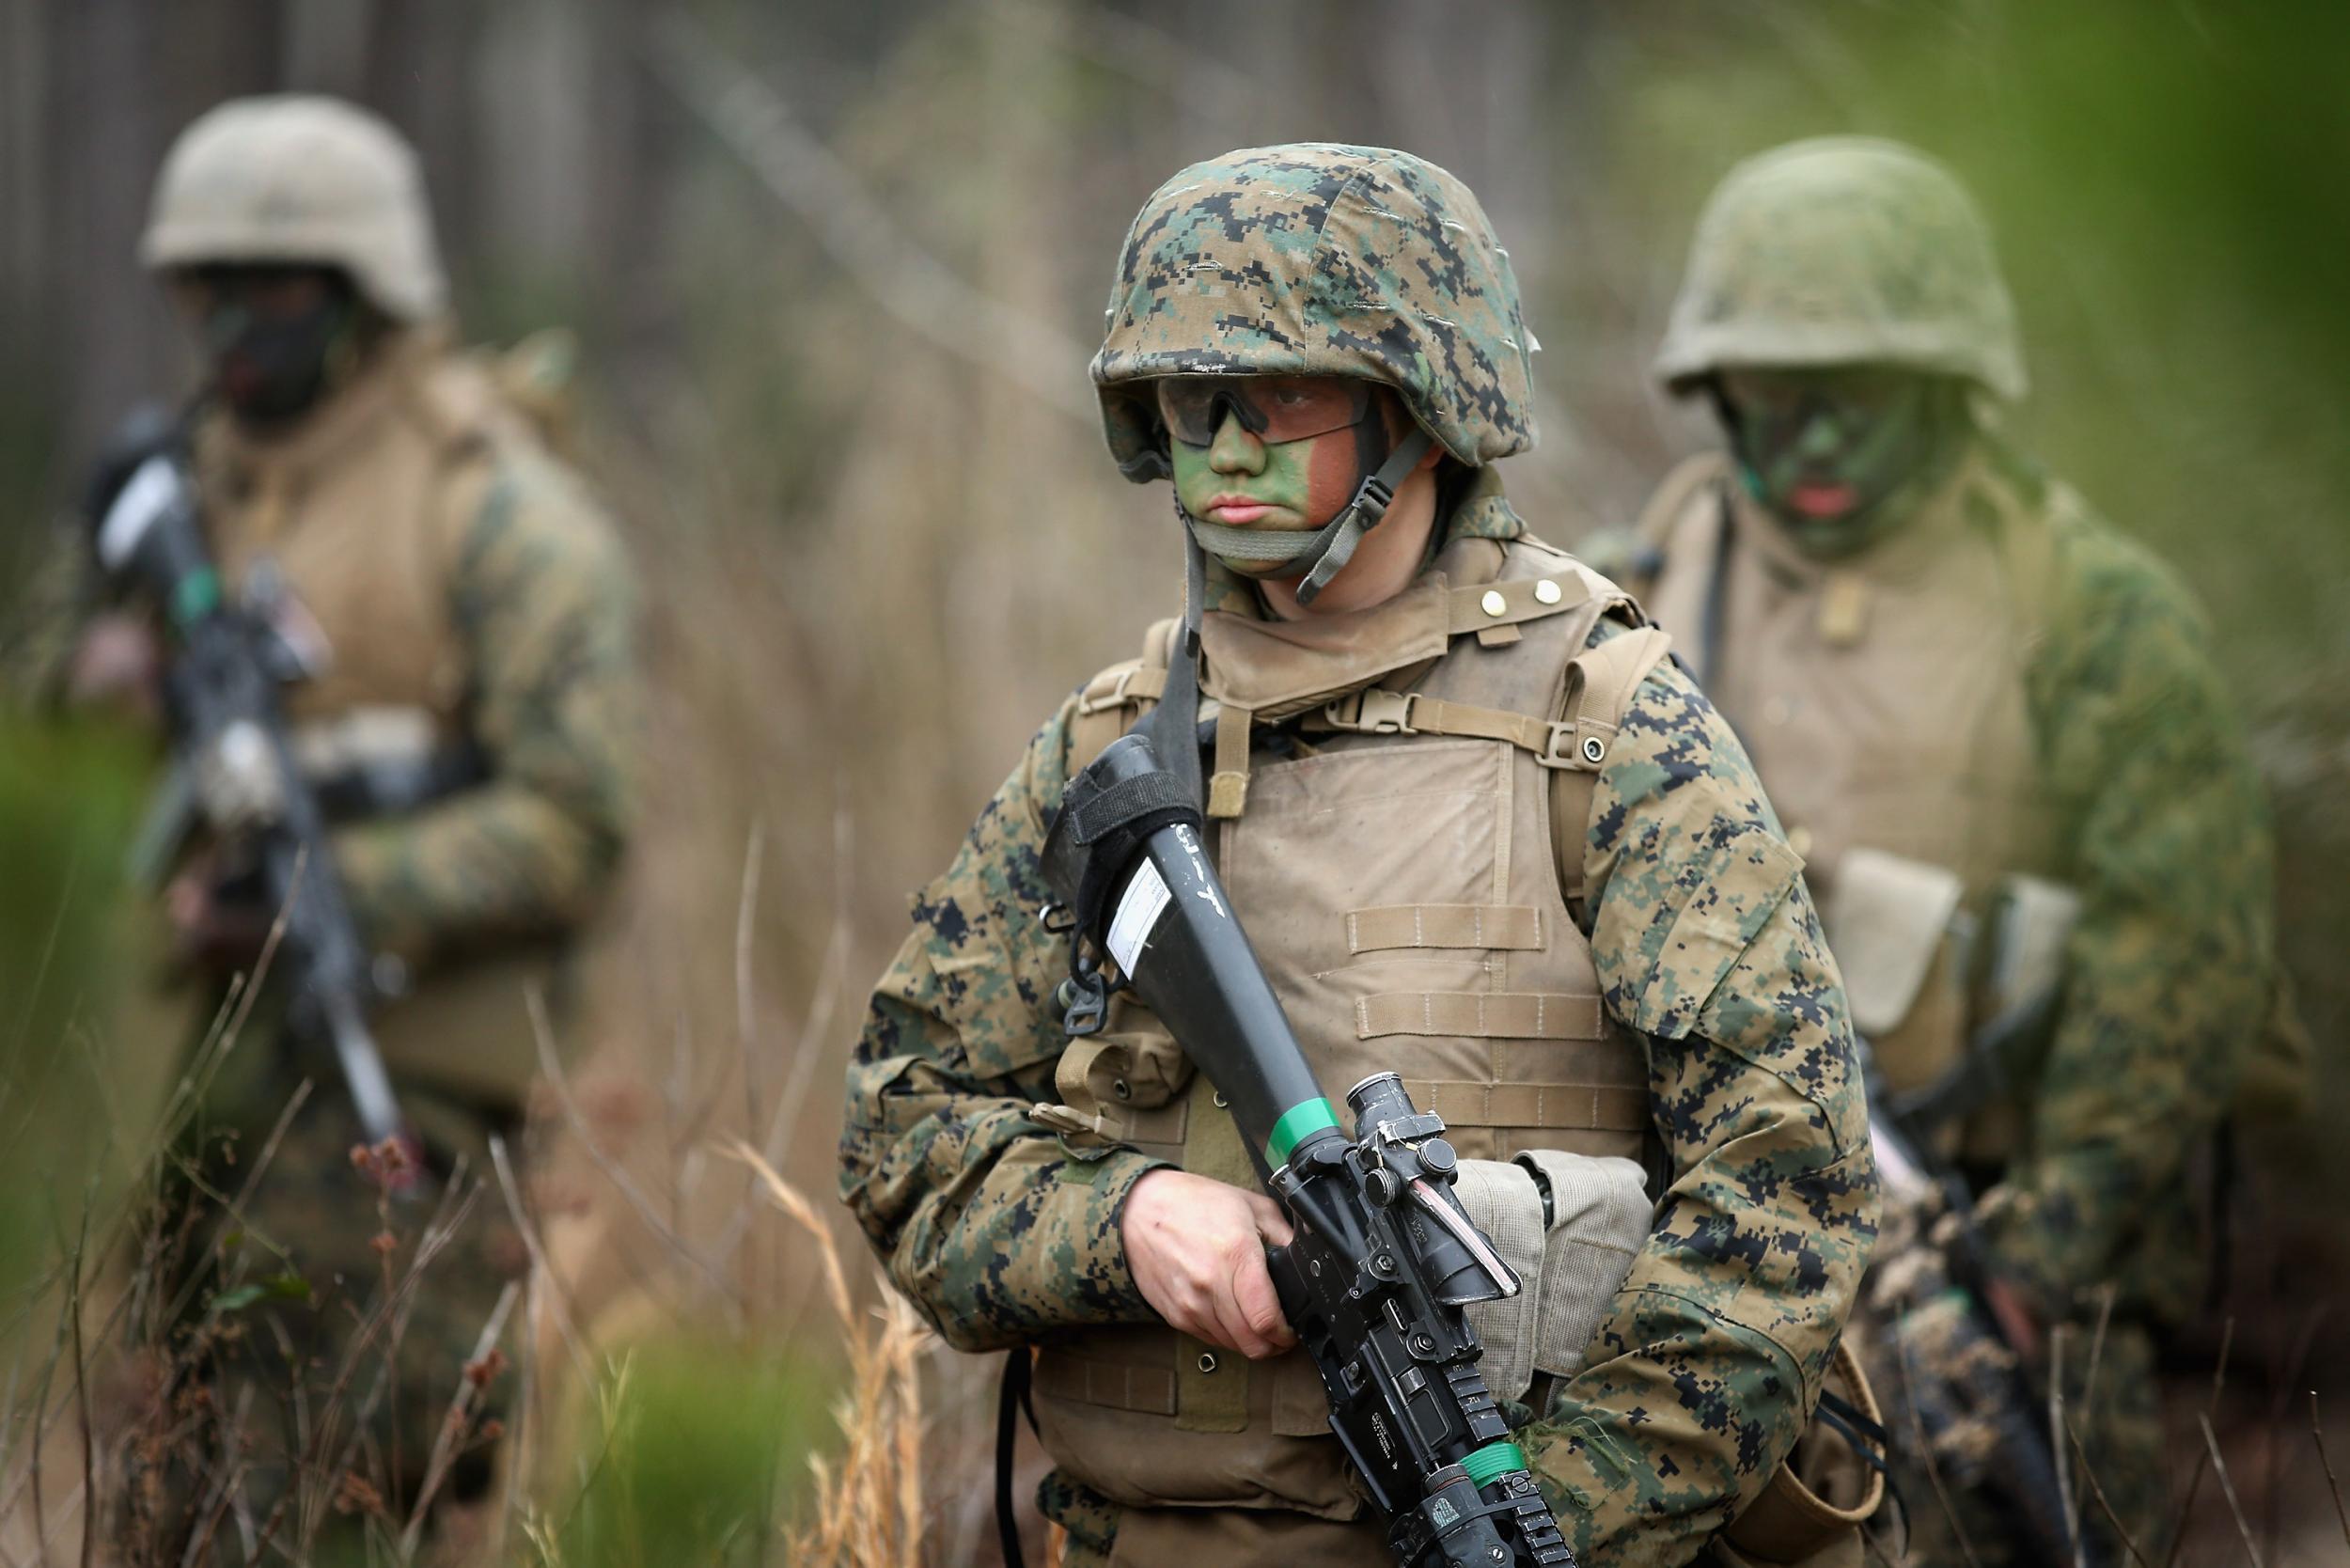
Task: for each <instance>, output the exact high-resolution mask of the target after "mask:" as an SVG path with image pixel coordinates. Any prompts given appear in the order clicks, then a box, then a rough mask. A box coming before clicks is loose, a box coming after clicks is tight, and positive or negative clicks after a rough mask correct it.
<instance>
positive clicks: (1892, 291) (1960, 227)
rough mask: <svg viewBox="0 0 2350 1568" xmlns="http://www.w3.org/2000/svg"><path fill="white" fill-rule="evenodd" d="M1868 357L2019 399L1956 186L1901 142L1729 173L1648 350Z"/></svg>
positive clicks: (1720, 360)
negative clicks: (1659, 337) (1658, 341)
mask: <svg viewBox="0 0 2350 1568" xmlns="http://www.w3.org/2000/svg"><path fill="white" fill-rule="evenodd" d="M1859 363H1872V364H1882V365H1899V366H1905V367H1909V368H1915V369H1919V370H1928V371H1933V372H1935V373H1937V374H1941V375H1951V376H1964V377H1966V378H1967V379H1969V380H1972V381H1974V382H1976V383H1978V384H1981V385H1982V386H1983V387H1984V388H1986V389H1987V390H1989V391H1991V392H1992V393H1994V394H1996V395H1998V397H2001V398H2006V399H2010V400H2013V399H2016V398H2020V397H2022V396H2023V395H2024V387H2025V377H2024V355H2023V347H2022V344H2021V343H2020V342H2018V340H2017V337H2016V331H2015V307H2014V305H2013V302H2012V301H2010V299H2009V298H2008V292H2007V286H2006V284H2004V283H2003V282H2001V281H2000V278H1999V268H1998V260H1997V259H1995V258H1994V256H1993V255H1992V251H1991V236H1990V232H1989V230H1988V229H1987V227H1985V226H1984V224H1983V221H1982V213H1980V212H1978V211H1977V210H1976V208H1975V204H1974V202H1973V201H1972V200H1971V199H1970V198H1969V197H1968V196H1967V195H1966V188H1965V187H1964V186H1962V185H1960V184H1959V182H1958V180H1957V179H1956V178H1955V177H1954V176H1953V175H1951V172H1950V171H1949V170H1948V169H1946V168H1944V167H1943V166H1942V165H1940V164H1937V163H1935V161H1934V160H1932V159H1931V158H1928V157H1926V156H1925V155H1924V154H1923V153H1920V152H1919V151H1917V150H1915V149H1911V148H1907V147H1904V146H1902V145H1901V144H1900V143H1898V142H1889V141H1880V140H1876V139H1874V138H1871V137H1862V136H1827V137H1821V138H1818V139H1816V140H1811V141H1801V142H1794V143H1791V144H1790V145H1788V146H1786V147H1782V148H1778V149H1774V150H1772V151H1769V152H1765V153H1763V154H1762V155H1760V156H1759V157H1754V158H1749V159H1748V160H1747V161H1746V162H1745V163H1743V164H1740V165H1738V166H1737V167H1736V168H1734V169H1732V170H1731V171H1730V174H1729V176H1728V178H1726V179H1724V180H1723V181H1722V182H1721V185H1720V186H1719V188H1717V189H1716V191H1715V192H1714V195H1713V198H1712V199H1711V200H1710V201H1708V202H1707V203H1706V206H1705V212H1704V215H1703V216H1702V217H1700V219H1699V220H1698V228H1697V238H1696V240H1695V241H1694V242H1692V243H1691V245H1690V247H1689V268H1688V273H1687V275H1686V276H1685V277H1684V278H1683V280H1682V284H1681V295H1680V298H1678V299H1677V300H1675V301H1674V302H1673V310H1672V321H1671V323H1670V325H1669V326H1668V327H1667V328H1666V330H1665V341H1664V344H1663V346H1662V347H1661V348H1660V349H1658V351H1657V354H1656V374H1657V376H1658V378H1659V379H1661V380H1662V381H1663V382H1664V383H1665V384H1666V385H1668V386H1669V387H1670V388H1672V389H1673V390H1674V391H1676V392H1684V391H1686V390H1688V388H1689V386H1690V385H1691V384H1692V383H1694V382H1696V381H1697V380H1699V379H1700V378H1701V377H1703V376H1705V375H1707V374H1709V373H1710V372H1712V371H1715V370H1718V369H1725V368H1739V367H1747V368H1785V367H1794V366H1810V365H1843V364H1859Z"/></svg>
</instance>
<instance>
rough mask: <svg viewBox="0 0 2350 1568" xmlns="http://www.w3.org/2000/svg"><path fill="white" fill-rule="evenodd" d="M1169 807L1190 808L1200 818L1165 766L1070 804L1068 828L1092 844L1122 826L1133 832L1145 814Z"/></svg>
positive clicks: (1161, 824)
mask: <svg viewBox="0 0 2350 1568" xmlns="http://www.w3.org/2000/svg"><path fill="white" fill-rule="evenodd" d="M1167 810H1174V811H1177V812H1184V811H1188V812H1190V813H1191V819H1192V821H1193V822H1194V823H1198V822H1199V808H1197V807H1196V806H1194V805H1193V804H1192V802H1191V800H1190V798H1189V797H1188V796H1186V795H1185V794H1184V793H1183V786H1182V785H1181V784H1179V783H1178V782H1176V779H1175V776H1174V775H1172V774H1170V773H1168V772H1167V771H1166V770H1165V769H1163V768H1162V769H1157V770H1154V771H1152V772H1151V773H1143V774H1136V776H1134V777H1132V778H1128V779H1124V780H1121V781H1120V782H1119V783H1116V784H1113V785H1111V786H1110V787H1109V788H1108V789H1106V790H1104V791H1103V792H1101V793H1100V794H1098V795H1095V796H1093V797H1092V798H1090V799H1089V800H1086V801H1084V802H1082V803H1080V804H1078V805H1075V806H1072V807H1071V808H1069V811H1070V818H1069V832H1070V836H1071V837H1072V838H1073V839H1076V841H1077V842H1079V843H1081V844H1085V845H1088V846H1092V845H1095V844H1099V843H1102V842H1104V841H1105V840H1107V839H1109V837H1110V836H1111V835H1112V834H1114V833H1117V832H1119V831H1120V830H1121V829H1123V830H1125V831H1127V832H1132V831H1133V830H1134V824H1135V823H1137V822H1139V821H1141V820H1142V819H1143V818H1145V817H1152V816H1156V815H1158V814H1160V813H1161V812H1164V811H1167ZM1157 825H1160V826H1164V825H1165V823H1159V824H1157Z"/></svg>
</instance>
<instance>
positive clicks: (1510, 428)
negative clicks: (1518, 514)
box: [1093, 142, 1536, 482]
mask: <svg viewBox="0 0 2350 1568" xmlns="http://www.w3.org/2000/svg"><path fill="white" fill-rule="evenodd" d="M1105 327H1106V335H1105V337H1104V340H1103V343H1102V350H1101V352H1100V353H1097V354H1096V355H1095V356H1094V359H1093V380H1094V383H1095V384H1096V385H1097V386H1098V387H1099V388H1100V390H1101V397H1102V417H1103V424H1104V429H1105V432H1106V434H1107V436H1108V438H1109V444H1110V451H1111V453H1112V455H1114V456H1115V457H1116V458H1117V459H1118V462H1119V466H1120V468H1121V469H1122V470H1124V472H1125V473H1126V475H1127V477H1128V478H1132V479H1135V480H1136V481H1137V482H1139V481H1142V480H1147V479H1151V478H1159V477H1161V475H1162V474H1163V473H1164V468H1163V466H1162V465H1161V463H1160V460H1159V458H1158V452H1159V447H1160V442H1159V437H1158V436H1157V434H1156V433H1155V431H1156V425H1157V415H1156V412H1155V410H1154V409H1153V407H1152V400H1151V391H1150V387H1149V386H1148V384H1147V382H1148V380H1149V378H1152V377H1154V376H1170V375H1200V374H1217V373H1223V374H1234V375H1316V376H1319V375H1337V376H1359V377H1363V378H1366V379H1369V380H1371V381H1377V382H1381V383H1384V384H1387V385H1389V386H1392V387H1394V388H1395V389H1396V390H1397V391H1398V392H1400V393H1402V397H1403V400H1404V402H1405V403H1406V404H1407V405H1408V406H1409V407H1410V409H1411V411H1412V414H1413V416H1415V417H1416V418H1418V421H1419V422H1420V423H1421V424H1422V425H1424V426H1426V427H1427V429H1428V430H1429V431H1430V432H1431V433H1432V434H1433V435H1434V436H1435V438H1436V440H1437V441H1438V442H1439V443H1440V444H1441V445H1442V446H1443V447H1444V449H1445V450H1446V451H1448V452H1449V453H1450V454H1451V455H1452V456H1453V457H1454V458H1456V459H1458V460H1459V461H1460V462H1462V463H1467V464H1469V465H1471V466H1472V467H1474V466H1477V465H1480V464H1483V463H1492V462H1494V461H1495V460H1496V459H1498V458H1504V457H1508V456H1509V455H1510V454H1511V453H1512V452H1522V451H1525V450H1527V449H1528V448H1529V447H1532V446H1533V445H1534V439H1535V430H1534V412H1533V397H1532V391H1531V382H1532V371H1531V368H1530V367H1529V364H1528V360H1529V357H1530V355H1531V354H1532V353H1533V351H1534V349H1535V347H1536V344H1535V342H1534V337H1533V335H1532V334H1531V333H1529V332H1528V331H1527V328H1526V321H1525V319H1524V317H1523V316H1522V314H1521V313H1520V310H1519V306H1518V290H1517V280H1516V278H1515V277H1514V275H1513V274H1512V272H1511V270H1510V257H1509V253H1508V252H1507V251H1504V250H1503V249H1502V248H1501V246H1500V244H1499V243H1497V242H1496V240H1495V238H1494V231H1493V226H1492V225H1491V224H1490V223H1488V222H1487V221H1486V218H1485V212H1484V209H1483V208H1481V207H1480V206H1479V205H1478V202H1477V197H1476V196H1474V195H1472V194H1471V193H1470V191H1469V189H1468V187H1467V186H1465V185H1464V184H1462V183H1461V182H1460V181H1459V180H1455V179H1454V178H1453V177H1452V176H1451V175H1449V174H1448V173H1446V172H1445V171H1444V170H1443V169H1440V168H1438V167H1437V166H1436V165H1434V164H1430V163H1427V162H1425V161H1423V160H1421V159H1418V158H1415V157H1413V156H1412V155H1411V154H1410V153H1408V152H1396V151H1392V150H1390V149H1386V148H1374V147H1347V146H1340V145H1337V144H1331V143H1320V142H1301V143H1294V144H1291V145H1288V146H1283V147H1269V148H1249V149H1243V150H1241V151H1238V152H1230V153H1226V154H1225V155H1224V156H1223V157H1221V158H1214V159H1210V160H1209V161H1208V162H1206V163H1201V164H1194V165H1192V166H1191V167H1189V168H1187V169H1184V170H1183V172H1182V173H1180V174H1178V175H1176V176H1175V177H1174V178H1173V179H1171V180H1168V181H1167V183H1166V184H1164V185H1162V186H1160V187H1159V189H1158V191H1157V192H1156V193H1154V194H1153V195H1152V197H1151V199H1150V200H1149V201H1147V202H1145V203H1144V204H1143V208H1142V211H1141V212H1139V213H1138V214H1136V218H1135V222H1134V226H1133V227H1131V228H1130V229H1128V230H1127V233H1126V240H1125V243H1124V245H1123V247H1122V248H1121V249H1120V253H1119V267H1118V274H1117V277H1116V278H1115V280H1114V281H1113V282H1112V284H1111V288H1110V303H1109V308H1108V310H1107V311H1106V312H1105Z"/></svg>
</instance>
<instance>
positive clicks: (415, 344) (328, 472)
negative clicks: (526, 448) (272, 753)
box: [196, 329, 557, 1103]
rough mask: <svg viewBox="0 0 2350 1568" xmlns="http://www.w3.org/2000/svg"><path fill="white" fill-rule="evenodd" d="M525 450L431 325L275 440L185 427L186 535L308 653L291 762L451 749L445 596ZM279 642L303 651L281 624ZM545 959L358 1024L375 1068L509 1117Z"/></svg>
mask: <svg viewBox="0 0 2350 1568" xmlns="http://www.w3.org/2000/svg"><path fill="white" fill-rule="evenodd" d="M532 439H533V437H532V436H531V434H530V433H529V431H528V429H527V427H526V425H525V422H524V420H523V417H522V416H520V415H519V414H517V413H516V412H515V411H514V410H513V408H512V407H511V406H510V404H509V402H508V401H507V400H506V399H505V398H504V397H503V396H502V395H501V394H500V392H499V391H498V389H497V387H496V386H495V384H493V381H492V378H491V374H490V372H489V370H488V369H487V368H485V367H484V366H482V365H481V364H479V363H478V362H476V361H474V360H472V359H470V358H468V357H465V356H462V355H461V354H458V353H454V352H452V351H451V350H449V349H448V348H447V347H446V342H445V340H444V338H443V337H442V336H441V334H440V333H439V332H438V331H437V330H434V329H416V330H412V331H408V332H404V333H402V334H400V335H399V337H396V338H394V339H393V340H392V341H390V342H387V343H385V344H384V345H383V347H382V350H381V351H380V357H379V359H378V360H377V362H376V363H374V364H372V365H371V366H370V367H369V368H368V369H367V370H366V371H365V372H364V373H363V374H362V375H361V376H360V377H359V378H358V379H357V380H355V381H354V382H353V383H352V384H350V385H348V386H345V387H343V388H341V389H339V390H338V391H337V393H336V394H335V396H334V397H333V398H332V399H331V400H328V401H327V402H325V403H323V404H322V405H321V407H320V408H319V409H318V411H317V412H316V413H315V414H314V415H313V416H311V417H309V418H308V419H306V420H305V422H304V423H303V424H302V425H301V426H300V427H299V428H298V429H296V430H295V431H293V432H292V433H291V434H290V436H289V437H287V438H286V439H283V440H274V441H266V442H263V441H254V440H251V439H248V438H245V437H243V435H242V434H241V433H240V432H238V431H236V430H235V429H234V428H233V426H231V425H230V424H229V423H228V422H227V420H226V419H221V418H215V419H213V420H211V421H210V422H208V423H206V424H205V425H203V426H202V427H200V428H199V430H198V432H197V437H196V477H197V483H198V485H199V487H200V490H201V494H202V495H203V499H204V508H205V526H206V530H207V532H208V534H209V536H210V538H211V545H212V549H213V551H214V553H215V555H216V556H217V557H218V561H219V565H220V569H221V573H222V577H223V580H224V582H225V583H226V584H227V588H228V589H229V591H230V593H231V594H232V595H235V594H242V593H243V591H244V590H245V588H246V587H247V586H248V584H249V583H250V582H251V580H252V578H253V575H254V573H255V572H256V570H257V568H258V566H259V564H260V563H261V562H264V561H267V562H269V563H271V566H272V569H274V571H275V572H277V573H278V574H279V576H280V579H281V581H282V583H283V585H284V588H285V590H286V592H287V594H288V596H289V597H290V600H291V601H292V602H293V603H294V604H298V605H299V606H300V611H301V612H302V614H303V615H305V616H306V618H307V619H308V621H310V622H312V623H314V626H313V635H315V637H316V639H317V641H318V643H319V646H317V647H314V648H312V649H310V650H309V651H311V652H313V653H316V654H319V655H321V667H320V668H319V670H318V673H317V674H316V675H315V676H314V677H313V678H311V679H308V680H305V681H303V682H299V683H297V684H294V685H292V686H290V687H288V688H286V690H285V692H284V696H283V700H284V703H285V709H286V716H287V720H288V723H289V726H290V729H291V730H292V734H293V739H294V742H295V745H296V748H297V750H298V751H303V752H305V753H309V754H313V755H315V754H318V753H320V752H333V751H340V752H345V753H349V752H353V751H356V752H359V753H365V752H367V751H368V750H369V749H370V748H373V747H376V746H379V745H389V746H391V747H393V748H396V749H403V750H404V749H411V748H415V747H428V748H430V747H453V746H455V745H458V744H460V743H461V742H462V740H463V738H464V713H463V708H464V703H465V701H466V698H467V695H468V690H469V687H470V684H471V679H472V673H473V672H472V671H471V670H470V669H469V668H468V667H467V666H466V663H465V655H464V651H463V647H462V643H461V641H460V639H459V636H458V635H457V630H456V627H455V625H454V624H453V622H452V619H451V615H452V611H451V604H450V588H451V585H452V583H453V581H454V579H455V576H456V571H457V564H458V557H459V552H460V551H461V550H462V548H463V546H464V541H465V538H466V535H467V532H468V530H469V529H470V528H471V527H472V526H473V525H474V522H475V520H476V519H477V518H478V516H479V515H480V512H481V510H482V508H483V507H484V506H485V505H486V504H487V503H488V501H489V498H490V494H491V490H492V487H493V485H494V484H495V483H496V481H497V474H498V467H499V465H498V463H497V458H498V455H499V452H500V449H501V447H504V446H505V445H507V444H509V443H526V442H529V441H531V440H532ZM295 637H296V640H297V641H302V640H307V639H305V637H304V634H303V633H302V632H301V631H299V630H297V631H296V633H295ZM556 962H557V961H556V954H555V953H554V952H553V951H552V950H551V949H544V948H536V949H528V950H518V949H506V950H503V951H500V952H496V953H490V954H484V955H480V956H479V957H478V958H473V959H469V960H466V961H462V962H459V963H455V964H449V965H446V966H444V967H439V968H435V969H434V970H432V971H431V973H430V974H429V975H428V976H427V978H426V979H425V980H423V981H422V982H421V983H420V984H419V985H418V986H417V988H416V989H415V992H414V993H413V994H412V995H409V996H403V997H399V998H396V999H392V1000H389V1001H386V1002H384V1004H383V1005H382V1006H381V1007H380V1008H379V1009H378V1010H377V1011H376V1012H375V1013H374V1014H373V1015H372V1018H371V1022H372V1023H373V1025H374V1027H375V1030H376V1034H377V1043H378V1045H379V1047H380V1048H381V1049H382V1050H383V1052H384V1059H385V1061H386V1063H387V1064H388V1065H390V1067H391V1068H392V1069H393V1071H394V1072H395V1074H403V1075H409V1076H415V1077H419V1078H422V1079H424V1080H426V1081H429V1082H431V1083H433V1084H435V1085H437V1086H439V1087H443V1088H447V1089H453V1090H460V1091H462V1092H465V1093H468V1094H472V1095H476V1096H479V1097H485V1098H489V1099H492V1100H493V1101H498V1102H504V1103H515V1102H518V1101H519V1098H520V1095H521V1094H522V1092H523V1090H525V1088H526V1087H527V1086H528V1084H529V1082H530V1079H531V1076H532V1074H534V1073H535V1071H536V1050H535V1044H534V1038H533V1035H532V1032H531V1026H530V1021H529V1017H528V1014H527V1011H526V1010H525V1004H524V1000H523V996H524V986H525V983H530V982H536V983H537V984H539V985H540V986H542V987H543V986H546V985H547V984H549V982H550V981H551V980H554V979H555V978H556Z"/></svg>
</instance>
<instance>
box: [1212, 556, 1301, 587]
mask: <svg viewBox="0 0 2350 1568" xmlns="http://www.w3.org/2000/svg"><path fill="white" fill-rule="evenodd" d="M1216 559H1217V560H1219V561H1222V562H1223V563H1224V565H1225V568H1226V570H1228V571H1230V572H1238V573H1239V574H1240V575H1241V576H1243V577H1246V578H1247V579H1248V580H1249V581H1251V582H1255V583H1296V582H1303V581H1304V580H1305V577H1306V566H1305V563H1304V562H1303V561H1236V560H1233V559H1232V558H1231V557H1229V556H1218V557H1216Z"/></svg>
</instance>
